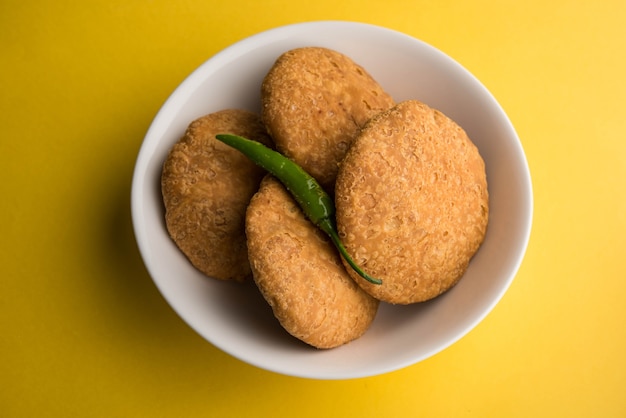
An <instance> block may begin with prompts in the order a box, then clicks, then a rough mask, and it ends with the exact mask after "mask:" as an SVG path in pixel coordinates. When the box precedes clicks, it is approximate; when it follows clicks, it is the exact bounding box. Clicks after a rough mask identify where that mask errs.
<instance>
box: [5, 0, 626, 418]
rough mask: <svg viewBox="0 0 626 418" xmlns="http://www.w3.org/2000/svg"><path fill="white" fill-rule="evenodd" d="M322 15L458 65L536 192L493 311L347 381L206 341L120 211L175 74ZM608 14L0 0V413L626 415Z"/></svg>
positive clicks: (618, 93)
mask: <svg viewBox="0 0 626 418" xmlns="http://www.w3.org/2000/svg"><path fill="white" fill-rule="evenodd" d="M320 19H343V20H354V21H359V22H367V23H373V24H377V25H381V26H386V27H389V28H391V29H395V30H398V31H402V32H405V33H407V34H410V35H412V36H414V37H417V38H420V39H422V40H424V41H426V42H428V43H430V44H432V45H433V46H435V47H437V48H439V49H441V50H443V51H444V52H446V53H447V54H449V55H451V56H452V57H453V58H455V59H456V60H457V61H459V62H460V63H461V64H462V65H464V66H465V67H466V68H467V69H469V70H470V71H471V72H472V73H474V74H475V75H476V76H477V77H478V78H479V79H480V80H481V81H482V82H483V83H484V84H485V85H486V87H487V88H488V89H490V90H491V91H492V92H493V94H494V95H495V96H496V98H497V99H498V100H499V102H500V103H501V104H502V106H503V107H504V109H505V111H506V112H507V113H508V115H509V117H510V118H511V120H512V122H513V123H514V125H515V126H516V129H517V131H518V133H519V135H520V138H521V141H522V143H523V146H524V148H525V151H526V153H527V157H528V161H529V165H530V169H531V174H532V178H533V185H534V192H535V217H534V226H533V231H532V236H531V240H530V244H529V248H528V252H527V255H526V258H525V260H524V262H523V264H522V266H521V269H520V271H519V274H518V275H517V277H516V279H515V281H514V282H513V284H512V286H511V288H510V289H509V291H508V293H507V294H506V295H505V296H504V298H503V299H502V300H501V302H500V303H499V304H498V306H497V307H496V308H495V309H494V310H493V311H492V313H491V314H490V315H489V316H488V317H487V318H486V319H485V320H484V321H483V322H482V323H481V324H480V325H479V326H478V327H476V328H475V329H474V330H473V331H472V332H470V333H469V334H468V335H467V336H466V337H464V338H463V339H462V340H460V341H459V342H458V343H456V344H454V345H453V346H452V347H450V348H449V349H447V350H445V351H443V352H441V353H439V354H437V355H435V356H434V357H432V358H430V359H428V360H426V361H424V362H422V363H419V364H416V365H413V366H411V367H408V368H406V369H403V370H400V371H396V372H393V373H389V374H386V375H382V376H377V377H370V378H363V379H357V380H351V381H312V380H305V379H299V378H291V377H285V376H280V375H276V374H273V373H270V372H266V371H263V370H259V369H256V368H254V367H252V366H249V365H247V364H244V363H242V362H240V361H238V360H236V359H234V358H232V357H230V356H229V355H227V354H224V353H223V352H221V351H219V350H218V349H216V348H215V347H213V346H212V345H211V344H209V343H207V342H206V341H204V340H203V339H202V338H201V337H199V336H198V335H197V334H195V333H194V332H193V331H192V330H191V329H190V328H189V327H188V326H187V325H186V324H185V323H184V322H183V321H182V320H181V319H179V317H178V316H176V314H175V313H174V312H173V311H172V310H171V308H170V307H169V306H168V305H167V304H166V302H165V301H164V300H163V298H162V297H161V295H160V294H159V293H158V291H157V289H156V287H155V286H154V284H153V283H152V281H151V279H150V277H149V276H148V274H147V272H146V270H145V268H144V266H143V263H142V261H141V258H140V256H139V253H138V250H137V248H136V245H135V241H134V237H133V232H132V226H131V220H130V184H131V177H132V170H133V166H134V162H135V158H136V156H137V152H138V150H139V147H140V145H141V142H142V139H143V136H144V134H145V132H146V130H147V128H148V126H149V124H150V122H151V120H152V118H153V117H154V116H155V114H156V112H157V111H158V109H159V108H160V106H161V105H162V103H163V101H164V100H165V99H166V98H167V97H168V96H169V94H170V93H171V92H172V91H173V89H174V88H175V87H176V86H177V85H178V84H179V83H180V82H181V81H182V80H183V79H184V78H185V77H186V76H187V75H188V74H189V73H190V72H191V71H192V70H193V69H195V68H196V67H197V66H198V65H200V64H201V63H202V62H204V61H205V60H206V59H208V58H210V57H211V56H212V55H213V54H215V53H216V52H218V51H220V50H221V49H223V48H225V47H227V46H228V45H230V44H232V43H234V42H236V41H238V40H240V39H242V38H244V37H246V36H249V35H252V34H254V33H257V32H259V31H262V30H265V29H270V28H272V27H275V26H279V25H283V24H287V23H295V22H301V21H309V20H320ZM624 22H626V2H624V1H623V0H619V1H601V0H600V1H563V0H556V1H544V0H541V1H538V0H529V1H510V2H497V1H488V0H485V1H477V0H472V1H458V2H455V1H448V0H440V1H432V0H430V1H425V0H410V1H409V0H407V1H402V0H386V1H380V0H376V1H366V0H342V1H337V0H317V1H307V2H298V1H284V0H264V1H258V2H238V1H235V0H214V1H206V0H205V1H200V0H176V1H170V0H153V1H135V0H106V1H104V0H98V1H93V2H88V1H84V0H81V1H78V0H76V1H70V0H53V1H52V0H50V1H43V0H42V1H28V0H2V1H0V132H1V136H0V141H1V142H0V144H1V145H0V146H1V148H0V222H1V223H0V225H1V230H0V237H1V241H0V242H1V247H0V333H1V334H0V358H1V360H0V379H1V380H0V415H1V416H3V417H44V416H45V417H57V416H58V417H71V416H80V417H100V416H101V417H132V416H144V417H146V416H147V417H159V416H163V417H200V416H202V417H209V416H211V417H221V416H234V417H237V416H268V417H269V416H272V417H281V416H284V417H292V416H301V417H317V416H328V417H335V416H336V417H344V416H360V417H400V416H416V417H417V416H420V417H425V416H432V417H435V416H442V417H465V416H468V417H557V416H562V417H623V416H626V354H625V353H626V337H625V328H626V321H625V320H626V301H625V296H626V193H625V192H626V187H625V180H626V112H625V110H626V105H625V103H626V24H625V23H624ZM389 65H393V63H389Z"/></svg>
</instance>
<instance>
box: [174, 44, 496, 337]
mask: <svg viewBox="0 0 626 418" xmlns="http://www.w3.org/2000/svg"><path fill="white" fill-rule="evenodd" d="M222 133H230V134H234V135H239V136H243V137H246V138H249V139H253V140H256V141H259V142H262V143H264V144H265V145H268V146H270V147H274V148H275V149H276V150H277V151H279V152H281V153H283V154H284V155H285V156H287V157H289V158H290V159H292V160H293V161H294V162H296V163H297V164H299V165H300V166H301V167H303V168H304V169H305V170H306V171H307V172H308V173H309V174H311V175H312V176H313V177H315V178H316V179H317V180H318V182H319V183H320V184H322V185H323V187H324V188H325V189H326V190H327V191H328V192H329V193H331V195H334V200H335V205H336V210H337V212H336V224H337V229H338V232H339V236H340V238H341V240H342V242H343V243H344V245H345V247H346V249H347V250H348V253H349V254H350V255H351V256H352V258H353V259H354V261H355V262H356V263H357V264H358V265H359V266H360V267H361V268H362V269H364V270H365V271H366V272H367V273H368V274H369V275H370V276H373V277H376V278H379V279H381V280H382V284H380V285H377V284H372V283H370V282H368V281H366V280H364V279H363V278H362V277H360V276H359V275H358V274H356V272H354V271H353V270H352V269H351V268H350V267H349V266H348V264H347V263H346V262H345V260H342V258H341V256H340V255H339V253H338V252H337V250H336V249H335V247H334V245H333V243H332V242H331V241H330V240H329V239H328V237H327V236H326V235H324V234H323V233H322V232H321V231H320V230H319V229H318V228H317V227H316V226H315V225H314V224H313V223H311V222H310V221H309V220H308V219H307V218H306V216H305V214H304V213H303V212H302V210H301V209H300V207H299V206H298V204H297V203H296V201H295V200H294V199H293V197H292V196H291V195H290V194H289V192H288V191H287V190H286V189H285V187H284V186H283V185H282V184H281V183H280V182H279V181H278V180H277V179H276V178H274V177H272V176H271V175H269V174H268V175H265V177H264V172H263V170H262V169H260V168H258V167H257V166H256V165H255V164H254V163H253V162H252V161H251V160H248V159H247V158H246V157H244V156H243V155H242V154H240V153H239V152H238V151H236V150H234V149H230V148H229V147H228V146H226V145H224V144H221V143H220V142H219V141H217V140H216V139H215V135H217V134H222ZM263 177H264V178H263ZM162 192H163V199H164V203H165V210H166V215H165V216H166V224H167V228H168V232H169V234H170V236H171V237H172V239H173V240H174V242H175V243H176V245H177V246H178V247H179V248H180V250H181V251H182V252H183V253H184V254H185V255H186V257H187V258H188V259H189V260H190V262H191V263H192V264H193V265H194V266H195V267H196V268H197V269H198V270H200V271H201V272H203V273H204V274H206V275H207V276H210V277H214V278H216V279H221V280H235V281H245V279H246V278H247V277H249V276H250V275H251V276H252V279H253V281H254V283H255V284H256V286H257V287H258V289H259V291H260V292H261V294H262V295H263V297H264V299H265V300H266V301H267V303H268V304H269V305H270V306H271V308H272V310H273V312H274V315H275V317H276V318H277V320H278V321H279V322H280V324H281V325H282V326H283V328H284V329H285V330H286V331H287V332H289V333H290V334H291V335H293V336H294V337H296V338H298V339H300V340H301V341H304V342H305V343H307V344H309V345H311V346H313V347H317V348H324V349H326V348H333V347H337V346H340V345H343V344H346V343H348V342H350V341H352V340H354V339H356V338H358V337H360V336H361V335H363V333H365V332H366V330H367V329H368V328H369V327H370V325H371V324H372V322H373V320H374V318H375V316H376V312H377V309H378V306H379V304H380V302H385V303H390V304H412V303H417V302H423V301H426V300H430V299H432V298H434V297H437V296H439V295H441V294H442V293H444V292H445V291H447V290H449V289H450V288H451V287H453V286H454V285H455V284H456V283H457V282H458V281H459V280H460V279H461V278H462V276H463V274H464V272H465V271H466V269H467V267H468V265H469V262H470V260H471V259H472V257H473V256H474V254H475V253H476V251H478V248H479V247H480V245H481V243H482V241H483V239H484V237H485V234H486V230H487V223H488V217H489V202H488V200H489V199H488V191H487V179H486V173H485V165H484V162H483V160H482V158H481V156H480V154H479V151H478V149H477V147H476V146H475V145H474V144H473V143H472V141H471V140H470V138H469V137H468V136H467V134H466V132H465V131H464V130H463V129H462V128H461V127H460V126H458V125H457V124H456V123H455V122H454V121H453V120H451V119H450V118H448V117H447V116H445V115H444V114H442V113H441V112H439V111H437V110H435V109H432V108H430V107H428V106H427V105H426V104H424V103H421V102H420V101H417V100H408V101H403V102H400V103H395V102H394V100H393V99H392V98H391V96H390V95H389V94H388V93H386V92H385V91H384V89H383V88H382V87H381V86H380V85H379V84H378V83H377V82H376V80H374V78H373V77H372V76H371V75H370V74H369V73H368V72H367V71H366V70H365V69H364V68H363V67H361V66H359V65H358V64H356V63H355V62H353V61H352V60H351V59H350V58H348V57H346V56H345V55H343V54H341V53H339V52H337V51H333V50H329V49H326V48H320V47H304V48H298V49H294V50H290V51H287V52H285V53H284V54H282V55H281V56H280V57H278V59H277V60H276V61H275V63H274V65H273V66H272V68H271V69H270V70H269V72H268V74H267V75H266V77H265V79H264V81H263V83H262V86H261V112H260V114H254V113H251V112H249V111H244V110H237V109H228V110H223V111H220V112H215V113H212V114H210V115H207V116H204V117H202V118H199V119H198V120H196V121H193V122H192V123H191V124H190V126H189V128H188V129H187V132H186V133H185V135H184V136H183V137H182V138H181V139H180V140H179V141H178V142H177V143H176V144H175V145H174V146H173V148H172V150H171V151H170V153H169V155H168V157H167V159H166V161H165V163H164V167H163V174H162Z"/></svg>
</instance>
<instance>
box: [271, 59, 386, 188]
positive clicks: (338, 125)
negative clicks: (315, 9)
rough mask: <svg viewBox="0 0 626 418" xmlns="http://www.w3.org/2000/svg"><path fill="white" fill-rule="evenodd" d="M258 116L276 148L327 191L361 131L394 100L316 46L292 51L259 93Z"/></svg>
mask: <svg viewBox="0 0 626 418" xmlns="http://www.w3.org/2000/svg"><path fill="white" fill-rule="evenodd" d="M261 100H262V117H263V122H264V123H265V125H266V126H267V130H268V132H269V133H270V135H271V136H272V138H273V139H274V141H275V142H276V148H277V149H278V150H279V151H280V152H282V153H283V154H285V155H286V156H287V157H289V158H291V159H292V160H294V161H295V162H296V163H298V164H299V165H300V166H302V167H303V168H304V169H305V170H306V171H307V172H308V173H309V174H311V175H312V176H313V177H315V179H316V180H317V181H318V182H319V183H320V184H321V185H322V186H323V187H324V188H325V189H326V190H328V191H329V192H332V190H333V189H334V183H335V177H336V176H337V166H338V164H339V162H340V161H341V160H342V159H343V157H344V155H345V153H346V151H347V149H348V147H349V145H350V143H351V142H352V140H353V138H354V137H355V136H356V134H357V133H358V132H359V130H360V129H361V127H362V126H363V125H364V124H365V122H367V121H368V120H369V119H370V118H371V117H372V116H374V115H376V114H377V113H379V112H381V111H383V110H387V109H389V108H390V107H391V106H393V105H394V101H393V99H392V98H391V96H389V95H388V94H387V93H386V92H385V91H384V90H383V89H382V87H381V86H380V85H379V84H378V83H377V82H376V81H375V80H374V79H373V78H372V76H370V75H369V74H368V73H367V72H366V71H365V70H364V69H363V68H362V67H360V66H359V65H358V64H356V63H354V62H353V61H352V60H351V59H350V58H348V57H346V56H345V55H342V54H341V53H339V52H336V51H333V50H329V49H326V48H319V47H305V48H298V49H293V50H290V51H288V52H286V53H284V54H283V55H281V56H280V57H279V58H278V59H277V60H276V62H275V63H274V65H273V67H272V68H271V69H270V71H269V72H268V74H267V75H266V77H265V79H264V80H263V84H262V88H261Z"/></svg>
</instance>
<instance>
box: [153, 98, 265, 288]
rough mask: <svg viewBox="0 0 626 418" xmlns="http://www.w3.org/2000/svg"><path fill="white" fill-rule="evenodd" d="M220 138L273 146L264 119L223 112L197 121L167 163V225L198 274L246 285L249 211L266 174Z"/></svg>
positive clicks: (164, 187)
mask: <svg viewBox="0 0 626 418" xmlns="http://www.w3.org/2000/svg"><path fill="white" fill-rule="evenodd" d="M218 133H232V134H236V135H241V136H245V137H248V138H250V139H256V140H257V141H260V142H263V143H264V144H266V145H269V146H271V145H272V144H271V140H270V138H269V136H268V135H267V133H266V131H265V128H264V126H263V123H262V122H261V118H260V116H259V115H257V114H254V113H251V112H248V111H245V110H238V109H228V110H223V111H219V112H216V113H212V114H209V115H206V116H204V117H201V118H199V119H197V120H195V121H193V122H192V123H191V124H190V125H189V127H188V128H187V131H186V132H185V135H184V136H183V137H182V138H181V139H180V140H179V141H178V142H177V143H176V144H175V145H174V146H173V147H172V149H171V150H170V152H169V154H168V156H167V159H166V160H165V163H164V164H163V172H162V175H161V190H162V194H163V202H164V204H165V221H166V226H167V230H168V232H169V234H170V236H171V237H172V239H173V240H174V242H175V243H176V245H177V246H178V247H179V248H180V250H181V251H182V252H183V253H184V254H185V255H186V256H187V258H188V259H189V261H190V262H191V263H192V264H193V265H194V266H195V267H196V268H197V269H198V270H200V271H201V272H203V273H204V274H206V275H207V276H211V277H214V278H216V279H220V280H234V281H244V280H246V278H249V277H250V276H251V271H250V264H249V262H248V250H247V246H246V237H245V230H244V229H245V211H246V207H247V205H248V203H249V201H250V198H251V197H252V195H253V194H254V193H255V192H256V191H257V189H258V185H259V183H260V181H261V179H262V177H263V175H264V170H262V169H261V168H259V167H257V166H256V165H255V164H254V163H253V162H252V161H250V160H249V159H248V158H246V157H245V156H244V155H243V154H241V153H240V152H239V151H237V150H235V149H233V148H231V147H229V146H227V145H225V144H223V143H221V142H220V141H218V140H217V139H215V135H216V134H218Z"/></svg>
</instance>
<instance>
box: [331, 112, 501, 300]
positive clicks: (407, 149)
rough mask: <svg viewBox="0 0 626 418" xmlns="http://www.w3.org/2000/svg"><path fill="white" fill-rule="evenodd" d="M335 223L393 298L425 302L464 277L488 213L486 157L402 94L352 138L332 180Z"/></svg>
mask: <svg viewBox="0 0 626 418" xmlns="http://www.w3.org/2000/svg"><path fill="white" fill-rule="evenodd" d="M335 201H336V206H337V227H338V230H339V235H340V237H341V238H342V240H343V242H344V244H345V246H346V248H347V250H348V253H349V254H351V255H352V256H353V258H354V260H355V261H356V263H357V264H359V265H360V266H361V267H362V268H363V269H364V270H365V271H367V272H368V273H369V274H370V275H372V276H374V277H376V278H379V279H381V280H382V281H383V284H382V285H380V286H377V285H372V284H371V283H368V282H366V281H365V280H363V279H362V278H361V277H360V276H358V275H356V274H351V275H352V276H353V278H354V279H355V280H356V281H357V282H358V283H359V285H361V286H362V287H363V289H365V290H366V291H367V292H368V293H370V294H371V295H373V296H374V297H376V298H378V299H380V300H383V301H386V302H389V303H397V304H409V303H414V302H421V301H425V300H428V299H431V298H433V297H435V296H437V295H439V294H441V293H443V292H444V291H446V290H448V289H449V288H450V287H452V286H453V285H454V284H456V283H457V281H458V280H459V279H460V278H461V276H462V275H463V274H464V272H465V270H466V269H467V266H468V264H469V261H470V259H471V258H472V256H473V255H474V253H475V252H476V251H477V250H478V248H479V246H480V244H481V243H482V241H483V239H484V236H485V233H486V229H487V221H488V215H489V206H488V193H487V179H486V173H485V165H484V162H483V160H482V158H481V156H480V154H479V153H478V149H477V148H476V146H475V145H474V144H473V143H472V142H471V141H470V139H469V138H468V137H467V135H466V133H465V131H463V129H461V128H460V127H459V126H458V125H457V124H456V123H455V122H453V121H452V120H451V119H449V118H448V117H446V116H445V115H443V114H442V113H441V112H439V111H437V110H433V109H431V108H429V107H428V106H426V105H425V104H423V103H420V102H418V101H406V102H402V103H400V104H398V105H396V106H395V107H394V108H392V109H390V110H388V111H386V112H384V113H382V114H380V115H378V116H377V117H375V118H373V119H372V120H371V121H370V122H369V123H368V124H367V125H366V126H365V127H364V129H363V131H362V132H361V134H360V135H359V137H358V138H356V139H355V141H354V142H353V144H352V147H351V148H350V150H349V152H348V153H347V155H346V158H345V159H344V161H343V163H342V165H341V168H340V171H339V174H338V177H337V185H336V195H335Z"/></svg>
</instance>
